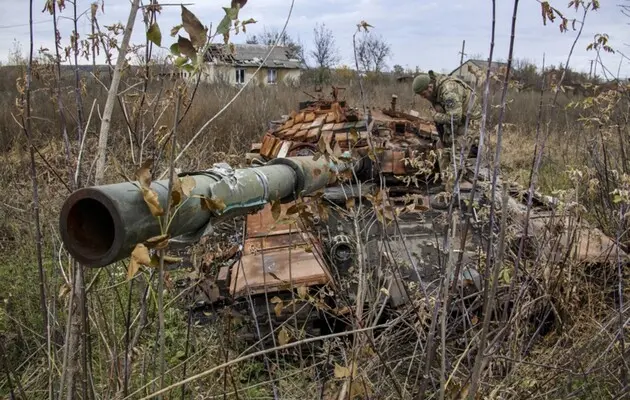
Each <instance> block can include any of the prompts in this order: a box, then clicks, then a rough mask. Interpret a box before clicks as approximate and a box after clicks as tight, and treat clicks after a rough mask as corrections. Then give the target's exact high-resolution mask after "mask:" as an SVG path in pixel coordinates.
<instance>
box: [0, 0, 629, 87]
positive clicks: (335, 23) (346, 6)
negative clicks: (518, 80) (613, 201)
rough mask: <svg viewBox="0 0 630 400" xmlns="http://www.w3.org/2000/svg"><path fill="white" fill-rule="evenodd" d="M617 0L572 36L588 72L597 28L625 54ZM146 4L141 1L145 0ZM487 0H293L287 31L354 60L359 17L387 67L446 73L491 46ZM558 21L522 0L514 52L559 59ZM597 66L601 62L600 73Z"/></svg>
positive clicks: (212, 17)
mask: <svg viewBox="0 0 630 400" xmlns="http://www.w3.org/2000/svg"><path fill="white" fill-rule="evenodd" d="M77 1H78V2H77V7H78V10H79V13H81V12H85V11H87V10H89V7H90V3H91V1H88V0H77ZM98 1H99V2H100V1H101V0H98ZM44 2H45V1H44V0H34V15H33V20H34V21H35V22H36V25H35V49H37V48H39V47H40V46H44V47H48V48H51V49H52V44H53V43H52V40H51V39H52V22H51V17H50V16H49V15H48V14H45V13H42V12H41V10H42V8H43V5H44ZM175 2H176V0H162V1H161V3H165V4H166V3H175ZM620 2H622V0H602V1H601V8H600V9H599V10H598V11H596V12H591V13H589V15H588V16H587V19H586V25H585V28H584V32H583V33H582V37H581V39H580V40H579V42H578V43H577V46H576V49H575V52H574V55H573V57H572V59H571V65H572V66H573V67H574V68H577V69H580V70H583V71H586V72H588V70H589V66H590V60H591V59H593V58H594V56H595V53H594V52H592V51H590V52H589V51H586V46H587V45H588V43H589V41H592V39H593V36H594V35H595V34H596V33H608V34H609V35H610V44H611V45H612V46H613V47H614V48H616V49H618V50H620V51H621V52H622V53H623V54H626V55H628V56H629V57H630V47H629V45H630V34H629V32H630V30H629V29H628V28H630V26H629V25H628V23H630V18H628V17H626V16H624V15H623V14H622V13H621V12H620V9H619V7H618V6H617V4H618V3H620ZM0 3H1V4H2V7H1V10H2V13H1V14H0V53H1V56H0V59H1V60H2V61H3V62H4V61H5V60H6V59H7V56H8V52H9V51H10V50H11V48H12V47H13V41H14V40H17V41H19V42H20V43H21V44H22V48H23V50H24V52H26V51H27V49H28V40H29V39H28V5H29V1H28V0H0ZM145 3H146V1H145ZM497 3H498V4H497V21H496V23H497V39H496V43H495V55H494V59H495V60H496V59H506V58H507V55H508V46H509V39H510V25H511V21H512V11H513V2H512V1H508V0H498V1H497ZM551 3H552V5H554V6H556V7H558V8H560V9H561V10H563V11H565V12H566V15H567V16H568V17H570V18H574V17H578V18H579V19H580V18H581V16H582V14H581V12H580V13H578V12H576V11H574V10H573V9H566V5H567V1H566V0H555V1H551ZM186 4H190V5H188V8H189V9H190V10H191V11H192V12H194V13H195V14H196V15H197V16H198V17H199V18H200V19H201V21H202V22H203V23H204V24H206V25H209V24H210V23H212V24H214V26H216V24H217V23H218V21H220V19H221V18H222V16H223V10H222V9H221V7H222V6H225V5H228V4H229V0H187V1H186ZM290 4H291V1H290V0H249V1H248V3H247V5H246V6H245V7H244V8H243V9H242V10H241V18H242V19H245V18H250V17H252V18H255V19H256V20H257V21H258V23H257V24H254V25H249V26H248V33H252V34H255V33H260V32H262V30H263V27H268V28H277V29H281V28H282V26H283V24H284V22H285V20H286V18H287V15H288V13H289V6H290ZM66 5H67V8H66V9H65V10H64V12H63V13H62V15H64V16H66V17H70V16H71V15H72V4H70V2H69V0H66ZM129 5H130V0H105V12H104V13H101V12H100V10H99V14H98V18H99V21H100V23H101V26H103V25H107V24H112V23H115V22H121V23H123V24H124V23H126V21H127V16H128V10H129ZM491 5H492V2H491V0H442V1H432V0H394V1H392V0H355V1H342V0H317V1H307V0H295V4H294V7H293V11H292V14H291V19H290V21H289V24H288V28H287V30H288V32H289V33H290V34H291V35H292V36H293V37H294V38H299V39H300V40H301V42H302V43H303V44H304V45H305V47H306V48H307V50H309V49H310V48H312V40H313V28H314V26H315V24H316V23H318V22H319V23H326V25H327V26H328V27H329V28H330V29H331V30H332V31H333V33H334V35H335V40H336V45H337V47H338V48H339V51H340V55H341V57H342V60H341V63H342V64H348V65H353V64H354V62H353V58H352V57H353V56H352V34H353V33H354V31H355V29H356V24H357V23H358V22H359V21H361V20H366V21H367V22H369V23H370V24H371V25H373V26H374V32H375V33H377V34H380V35H382V36H383V38H385V39H386V40H387V41H388V42H389V43H390V44H391V48H392V53H393V56H392V58H391V59H390V60H388V66H389V67H391V66H393V65H394V64H400V65H402V66H403V67H409V68H415V66H419V67H420V68H421V69H423V70H428V69H433V70H435V71H448V72H450V71H451V70H452V69H454V68H455V67H456V66H457V65H458V63H459V57H460V56H459V54H458V53H459V51H460V50H461V45H462V40H464V39H465V40H466V53H467V54H469V55H482V57H483V58H486V57H487V55H488V52H489V39H490V32H491V16H492V9H491ZM88 16H89V12H86V13H85V15H84V17H83V18H82V19H81V21H80V23H79V31H80V33H81V34H82V35H83V37H85V35H86V34H87V33H88V32H89V30H90V24H89V20H88ZM158 18H159V20H158V21H159V23H160V27H161V30H162V32H163V45H165V47H168V45H170V44H171V43H172V42H173V38H171V37H170V36H169V35H168V32H169V30H170V28H171V27H172V26H174V25H177V24H178V23H179V22H180V8H179V6H177V7H165V8H164V10H163V11H162V14H161V15H160V16H159V17H158ZM558 22H559V20H556V21H555V22H554V23H553V24H550V23H547V26H543V23H542V19H541V13H540V4H539V2H538V0H521V1H520V6H519V10H518V19H517V30H516V41H515V50H514V54H515V57H517V58H522V59H528V60H530V61H533V62H535V63H537V64H538V65H540V64H541V62H542V57H543V54H546V59H547V61H546V62H547V65H549V64H554V65H557V64H559V63H560V62H564V61H565V60H566V58H567V54H568V51H569V49H570V47H571V44H572V42H573V40H574V39H575V37H576V34H577V31H572V30H570V31H568V32H565V33H561V32H560V30H559V29H558ZM60 26H61V30H62V35H63V38H64V45H65V44H67V43H68V41H69V33H70V29H71V22H70V21H68V20H61V21H60ZM143 30H144V25H143V24H142V19H141V16H140V15H139V16H138V19H137V20H136V25H135V26H134V35H133V40H134V42H135V43H138V44H139V43H141V42H142V41H143V40H144V38H143V35H144V32H143ZM233 40H234V42H237V43H238V42H243V41H244V40H245V36H243V34H242V33H241V34H239V35H238V36H234V37H233ZM602 58H603V61H604V64H605V65H606V67H607V68H609V69H610V70H611V71H612V72H613V73H614V74H616V73H617V70H618V68H619V64H620V61H621V60H622V58H621V55H619V54H615V55H609V54H605V55H603V56H602ZM600 69H601V68H598V72H599V70H600ZM621 76H622V77H630V62H628V60H627V59H626V60H624V61H623V63H622V65H621Z"/></svg>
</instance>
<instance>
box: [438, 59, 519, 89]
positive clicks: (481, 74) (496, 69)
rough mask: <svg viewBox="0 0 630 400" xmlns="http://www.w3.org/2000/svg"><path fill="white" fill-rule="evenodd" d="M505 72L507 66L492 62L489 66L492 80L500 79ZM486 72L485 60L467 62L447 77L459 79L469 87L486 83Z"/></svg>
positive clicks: (486, 63) (486, 64)
mask: <svg viewBox="0 0 630 400" xmlns="http://www.w3.org/2000/svg"><path fill="white" fill-rule="evenodd" d="M506 71H507V64H506V63H502V62H496V61H492V64H491V66H490V77H491V78H492V79H502V78H503V77H504V76H505V72H506ZM487 72H488V61H487V60H468V61H466V62H465V63H463V64H462V65H460V66H459V67H457V68H455V69H454V70H453V72H451V73H450V74H449V76H454V77H457V78H460V79H461V80H463V81H464V82H466V83H468V84H469V85H471V86H479V85H482V84H483V83H484V82H485V81H486V75H487Z"/></svg>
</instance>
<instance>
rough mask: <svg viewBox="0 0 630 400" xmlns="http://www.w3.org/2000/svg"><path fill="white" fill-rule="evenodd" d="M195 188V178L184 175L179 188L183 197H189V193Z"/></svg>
mask: <svg viewBox="0 0 630 400" xmlns="http://www.w3.org/2000/svg"><path fill="white" fill-rule="evenodd" d="M195 186H197V181H195V178H193V177H192V176H190V175H186V176H185V177H184V178H182V183H181V187H182V193H184V196H186V197H190V193H191V192H192V191H193V189H194V188H195Z"/></svg>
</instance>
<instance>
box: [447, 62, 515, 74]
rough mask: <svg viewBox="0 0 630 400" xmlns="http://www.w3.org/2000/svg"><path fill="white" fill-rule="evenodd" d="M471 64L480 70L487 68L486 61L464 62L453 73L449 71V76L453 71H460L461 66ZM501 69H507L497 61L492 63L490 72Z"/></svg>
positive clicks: (505, 64) (504, 64) (502, 63)
mask: <svg viewBox="0 0 630 400" xmlns="http://www.w3.org/2000/svg"><path fill="white" fill-rule="evenodd" d="M468 63H471V64H474V65H475V66H476V67H478V68H481V69H486V68H488V60H473V59H471V60H466V61H465V62H464V63H463V64H462V65H459V66H458V67H457V68H455V69H454V70H453V71H451V73H450V74H449V75H452V74H453V73H454V72H455V71H457V70H458V69H460V68H461V67H462V66H464V65H466V64H468ZM503 67H507V63H504V62H497V61H494V60H493V61H492V65H491V66H490V70H491V71H492V72H496V71H497V70H498V69H499V68H503Z"/></svg>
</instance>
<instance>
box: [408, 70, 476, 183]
mask: <svg viewBox="0 0 630 400" xmlns="http://www.w3.org/2000/svg"><path fill="white" fill-rule="evenodd" d="M413 91H414V93H415V94H418V95H420V96H422V97H424V98H425V99H427V100H429V101H430V102H431V104H432V105H433V107H434V108H435V109H436V110H434V112H433V120H434V121H435V123H436V125H437V128H438V132H439V133H440V141H441V142H442V146H443V148H442V150H441V154H440V156H439V159H438V163H439V167H440V174H441V178H442V182H443V184H444V190H445V191H446V192H447V193H452V192H453V183H454V182H453V181H454V177H455V174H454V172H455V171H454V170H453V158H455V159H457V154H459V152H460V150H461V146H465V147H464V155H465V156H466V155H467V154H468V152H469V151H470V150H471V148H472V146H473V144H474V143H473V142H474V140H475V139H476V137H477V132H476V129H475V125H476V121H478V120H479V119H480V118H481V108H480V106H479V102H478V101H477V97H476V96H474V97H473V95H474V90H473V89H472V88H471V87H470V86H469V85H467V84H466V83H465V82H463V81H462V80H461V79H458V78H455V77H452V76H446V75H440V74H435V73H434V72H433V71H429V73H423V74H420V75H418V76H416V77H415V79H414V80H413ZM471 100H472V101H473V104H472V105H471V104H470V101H471ZM469 105H470V106H471V107H470V114H469V116H468V118H469V123H468V128H466V113H467V112H468V110H469ZM453 142H455V144H457V146H456V147H455V151H456V152H457V154H456V155H455V157H453V156H452V154H451V152H452V145H453Z"/></svg>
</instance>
